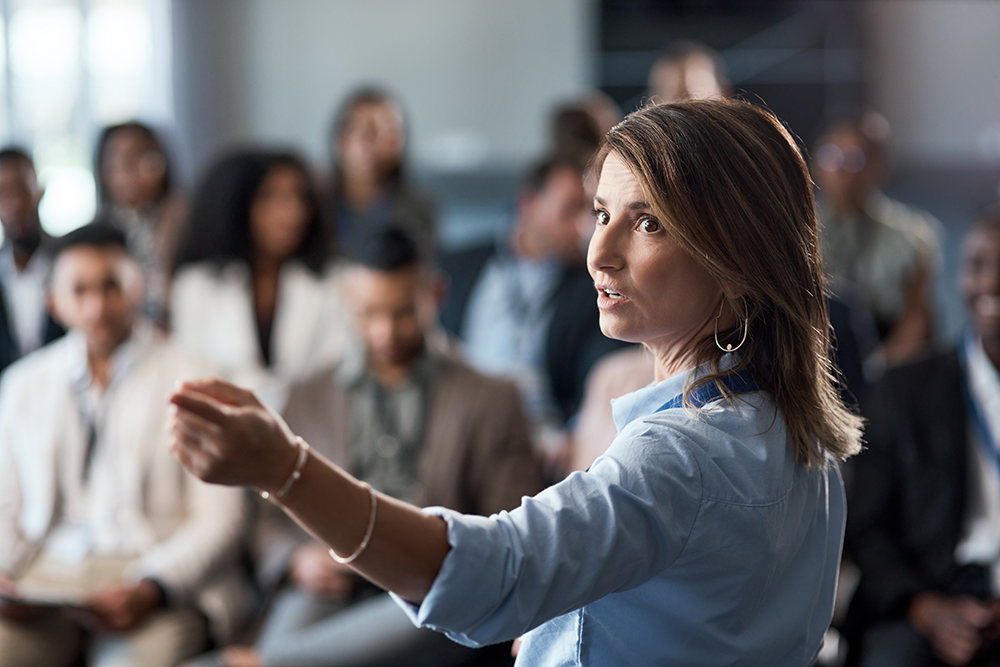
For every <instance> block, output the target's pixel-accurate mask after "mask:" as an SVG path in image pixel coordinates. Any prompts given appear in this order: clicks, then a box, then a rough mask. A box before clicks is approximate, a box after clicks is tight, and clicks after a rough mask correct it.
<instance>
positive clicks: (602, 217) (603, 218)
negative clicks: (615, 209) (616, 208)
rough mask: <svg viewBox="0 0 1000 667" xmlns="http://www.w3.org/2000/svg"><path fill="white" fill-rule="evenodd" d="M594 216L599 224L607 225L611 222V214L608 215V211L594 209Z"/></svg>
mask: <svg viewBox="0 0 1000 667" xmlns="http://www.w3.org/2000/svg"><path fill="white" fill-rule="evenodd" d="M594 217H595V219H596V220H597V224H598V225H606V224H608V223H609V222H611V216H609V215H608V213H607V211H594Z"/></svg>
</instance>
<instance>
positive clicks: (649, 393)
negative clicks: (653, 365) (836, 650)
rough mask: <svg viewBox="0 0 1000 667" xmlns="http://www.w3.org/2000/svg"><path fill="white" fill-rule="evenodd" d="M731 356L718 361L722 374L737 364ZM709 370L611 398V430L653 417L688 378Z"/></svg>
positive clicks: (684, 373) (683, 374)
mask: <svg viewBox="0 0 1000 667" xmlns="http://www.w3.org/2000/svg"><path fill="white" fill-rule="evenodd" d="M735 354H736V353H735V352H731V353H728V354H724V355H722V359H721V360H720V361H719V370H721V371H726V370H728V369H730V368H732V367H733V365H734V364H735V363H736V361H737V357H736V356H735ZM709 371H710V368H709V366H708V364H702V365H701V366H698V367H697V368H692V369H689V370H686V371H681V372H680V373H677V374H676V375H672V376H670V377H668V378H667V379H665V380H661V381H660V382H654V383H653V384H650V385H648V386H646V387H643V388H642V389H639V390H638V391H633V392H632V393H631V394H626V395H625V396H622V397H621V398H613V399H611V413H612V415H613V417H614V420H615V427H617V429H618V430H619V431H621V430H622V429H623V428H625V427H626V426H628V425H629V424H631V423H632V422H634V421H635V420H636V419H639V418H641V417H646V416H648V415H651V414H653V413H654V412H656V411H657V410H659V409H660V408H661V407H663V405H664V404H666V403H667V402H669V401H670V400H671V399H672V398H674V397H675V396H677V395H679V394H681V393H682V392H683V391H684V387H685V386H686V385H687V383H688V380H689V378H698V377H701V376H702V375H705V374H706V373H708V372H709Z"/></svg>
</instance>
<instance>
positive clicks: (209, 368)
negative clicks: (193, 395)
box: [140, 323, 218, 380]
mask: <svg viewBox="0 0 1000 667" xmlns="http://www.w3.org/2000/svg"><path fill="white" fill-rule="evenodd" d="M142 329H143V331H142V333H141V335H142V336H143V337H144V340H143V343H142V345H143V348H142V358H141V359H140V362H141V363H144V364H149V365H150V366H155V367H156V368H157V369H158V371H159V372H162V373H166V374H168V375H171V376H176V378H177V379H179V380H181V379H195V378H199V377H207V376H210V375H214V374H216V373H217V372H218V369H217V368H216V367H215V366H214V365H213V364H212V363H211V362H209V361H208V360H206V359H204V358H202V357H200V356H199V355H197V354H196V353H194V352H192V351H191V350H190V349H188V348H187V347H185V346H183V345H181V344H180V343H178V342H177V341H176V340H174V338H173V337H172V336H168V335H166V334H165V333H163V332H162V331H160V330H158V329H156V328H154V327H153V325H151V324H146V323H143V325H142Z"/></svg>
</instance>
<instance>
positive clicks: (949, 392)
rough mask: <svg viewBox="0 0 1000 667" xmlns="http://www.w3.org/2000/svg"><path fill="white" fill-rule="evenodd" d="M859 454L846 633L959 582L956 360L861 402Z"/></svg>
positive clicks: (918, 370)
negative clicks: (863, 425)
mask: <svg viewBox="0 0 1000 667" xmlns="http://www.w3.org/2000/svg"><path fill="white" fill-rule="evenodd" d="M862 413H863V414H864V415H865V416H866V417H867V418H868V419H869V423H868V427H867V429H866V433H865V436H866V440H867V446H866V448H865V450H864V451H863V452H862V453H861V454H859V455H858V456H857V457H856V459H855V460H854V461H853V466H854V471H853V478H852V479H851V483H850V486H849V488H848V503H849V511H848V519H847V535H846V551H847V554H848V556H849V557H850V558H852V559H853V560H854V562H855V563H857V565H858V567H859V568H860V570H861V582H860V585H859V587H858V589H857V592H856V594H855V596H854V598H853V600H852V602H851V609H850V613H849V618H848V625H849V627H851V628H853V629H854V630H855V631H858V630H860V629H861V628H863V627H867V626H869V625H870V624H872V623H876V622H879V621H881V620H886V619H889V618H892V617H897V618H899V617H902V616H904V615H905V613H906V609H907V607H908V605H909V603H910V601H911V600H912V598H913V597H914V596H915V595H916V594H918V593H920V592H922V591H928V590H934V591H946V590H947V589H948V588H949V587H951V586H952V585H953V584H954V583H955V581H956V578H957V577H958V576H959V571H960V566H959V565H958V564H957V563H956V562H955V557H954V553H955V547H956V546H957V544H958V541H959V540H960V539H961V536H962V529H963V520H964V517H965V509H966V508H965V505H966V477H967V466H968V461H967V459H968V436H967V433H966V430H967V429H966V407H965V402H964V398H963V394H962V369H961V365H960V363H959V358H958V353H957V351H955V350H952V351H949V352H946V353H943V354H937V355H935V356H932V357H928V358H926V359H923V360H920V361H917V362H914V363H911V364H908V365H905V366H902V367H899V368H895V369H891V370H889V371H888V372H887V373H886V374H885V376H884V377H883V378H882V379H881V380H880V381H879V382H877V383H875V384H874V385H873V386H872V387H871V388H870V390H869V391H868V392H867V393H866V396H865V398H864V400H863V401H862Z"/></svg>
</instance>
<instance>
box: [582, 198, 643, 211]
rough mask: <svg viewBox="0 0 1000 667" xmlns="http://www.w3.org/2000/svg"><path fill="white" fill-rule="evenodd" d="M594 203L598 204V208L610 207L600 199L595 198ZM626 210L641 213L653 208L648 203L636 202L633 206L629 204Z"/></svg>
mask: <svg viewBox="0 0 1000 667" xmlns="http://www.w3.org/2000/svg"><path fill="white" fill-rule="evenodd" d="M594 203H595V204H597V205H598V206H607V205H608V203H607V202H606V201H604V200H603V199H601V198H600V197H594ZM626 208H627V209H628V210H630V211H641V210H644V209H647V208H653V207H652V206H650V205H649V204H648V203H647V202H644V201H634V202H632V203H631V204H629V205H628V206H626Z"/></svg>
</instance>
